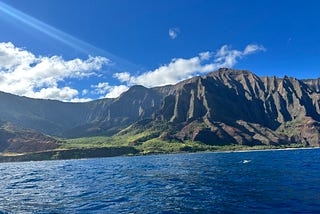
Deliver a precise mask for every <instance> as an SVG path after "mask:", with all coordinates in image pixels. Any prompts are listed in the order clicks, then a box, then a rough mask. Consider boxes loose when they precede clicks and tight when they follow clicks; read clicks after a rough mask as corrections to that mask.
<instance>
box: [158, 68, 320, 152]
mask: <svg viewBox="0 0 320 214" xmlns="http://www.w3.org/2000/svg"><path fill="white" fill-rule="evenodd" d="M318 86H319V81H312V80H308V81H305V82H304V81H300V80H297V79H295V78H289V77H284V78H276V77H261V78H260V77H258V76H256V75H255V74H253V73H251V72H249V71H239V70H231V69H220V70H218V71H217V72H214V73H210V74H208V75H206V76H203V77H194V78H192V79H189V80H186V81H183V82H181V83H179V84H177V85H176V87H175V89H174V91H172V92H171V94H170V95H168V96H167V97H165V98H164V101H163V105H162V107H161V109H160V111H159V112H160V115H161V117H162V118H163V119H164V120H167V121H170V122H172V123H184V124H186V125H185V126H184V129H182V130H181V132H182V133H180V134H179V135H180V136H184V137H185V138H191V139H192V140H199V139H201V141H208V142H210V143H213V142H220V143H223V142H225V143H226V142H230V143H240V144H273V143H275V144H279V143H290V142H302V143H304V144H307V145H313V146H318V145H319V141H320V138H319V132H320V129H319V121H320V109H319V103H320V97H319V96H320V93H319V91H318ZM195 120H196V121H197V122H194V121H195ZM194 123H197V124H202V123H204V124H205V128H201V126H200V127H198V126H195V125H194ZM190 124H191V125H190ZM189 125H190V127H192V128H188V127H189ZM195 127H197V128H195ZM189 129H191V130H189ZM186 130H188V131H186ZM192 130H194V131H192ZM190 131H191V133H190ZM187 133H189V134H187Z"/></svg>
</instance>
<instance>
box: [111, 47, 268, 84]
mask: <svg viewBox="0 0 320 214" xmlns="http://www.w3.org/2000/svg"><path fill="white" fill-rule="evenodd" d="M264 50H265V48H264V47H263V46H261V45H254V44H250V45H247V46H246V47H245V49H244V50H242V51H240V50H234V49H231V47H230V46H228V45H224V46H222V47H221V48H220V49H219V50H218V51H216V52H215V53H212V52H203V53H200V54H199V55H198V56H195V57H192V58H189V59H183V58H178V59H173V60H172V61H171V62H170V63H169V64H166V65H163V66H160V67H159V68H157V69H155V70H152V71H148V72H145V73H142V74H140V75H130V74H129V73H126V72H123V73H116V74H115V75H114V77H115V78H117V79H118V80H119V81H120V82H123V83H126V84H127V85H143V86H146V87H155V86H163V85H168V84H175V83H177V82H179V81H181V80H183V79H186V78H189V77H192V76H194V75H197V74H204V73H208V72H210V71H214V70H216V69H218V68H221V67H233V66H234V65H235V64H236V63H237V61H238V60H239V59H241V58H243V57H245V56H247V55H249V54H253V53H256V52H258V51H264ZM209 60H210V61H209ZM207 61H208V62H207Z"/></svg>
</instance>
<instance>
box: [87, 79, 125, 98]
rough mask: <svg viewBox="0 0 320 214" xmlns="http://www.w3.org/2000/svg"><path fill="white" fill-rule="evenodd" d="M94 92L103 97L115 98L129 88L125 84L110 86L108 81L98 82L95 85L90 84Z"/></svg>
mask: <svg viewBox="0 0 320 214" xmlns="http://www.w3.org/2000/svg"><path fill="white" fill-rule="evenodd" d="M91 88H93V89H94V93H96V94H99V95H103V97H105V98H116V97H118V96H120V95H121V94H122V93H123V92H125V91H127V90H128V89H129V87H128V86H126V85H116V86H111V85H110V84H109V83H108V82H100V83H98V84H97V85H91Z"/></svg>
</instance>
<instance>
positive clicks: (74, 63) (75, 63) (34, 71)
mask: <svg viewBox="0 0 320 214" xmlns="http://www.w3.org/2000/svg"><path fill="white" fill-rule="evenodd" d="M108 62H109V60H108V59H107V58H104V57H99V56H98V57H92V56H89V57H88V58H87V59H86V60H82V59H78V58H76V59H72V60H64V59H63V58H62V57H60V56H51V57H44V56H35V55H34V54H32V53H31V52H29V51H27V50H24V49H22V48H18V47H15V46H14V45H13V44H12V43H10V42H8V43H0V90H1V91H5V92H9V93H13V94H17V95H23V96H28V97H35V98H46V99H57V100H63V101H70V100H72V99H73V98H76V96H77V95H78V94H79V92H78V90H77V89H76V88H70V87H66V86H63V87H60V86H59V83H60V82H63V81H65V80H66V79H68V78H69V79H82V78H85V77H90V76H93V75H95V72H94V71H95V70H100V69H101V68H102V67H103V66H104V65H106V64H108Z"/></svg>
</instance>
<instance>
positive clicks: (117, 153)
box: [0, 146, 320, 163]
mask: <svg viewBox="0 0 320 214" xmlns="http://www.w3.org/2000/svg"><path fill="white" fill-rule="evenodd" d="M235 147H236V146H235ZM307 149H320V147H301V146H300V147H290V146H288V147H275V148H265V149H263V148H262V149H261V148H259V149H255V147H254V146H253V147H249V146H246V147H241V148H240V149H229V150H227V149H226V150H224V149H223V148H219V149H217V150H206V151H201V150H199V151H190V152H187V151H177V152H150V153H143V152H141V151H139V150H137V149H136V148H134V147H130V146H126V147H125V146H123V147H102V148H90V149H88V148H87V149H66V150H62V149H60V150H52V151H41V152H34V153H27V154H10V155H0V163H10V162H30V161H54V160H77V159H89V158H106V157H132V156H149V155H170V154H196V153H239V152H266V151H286V150H307Z"/></svg>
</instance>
